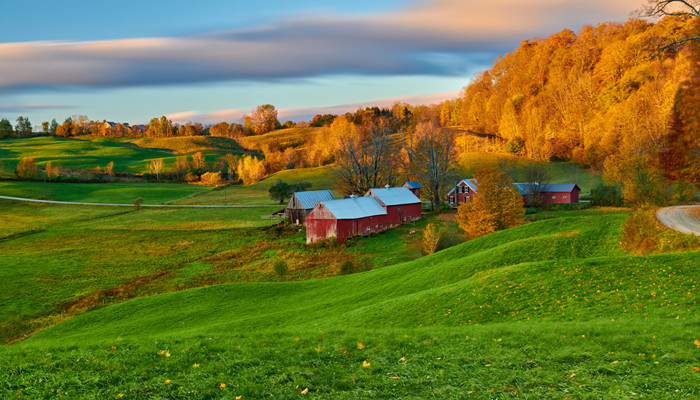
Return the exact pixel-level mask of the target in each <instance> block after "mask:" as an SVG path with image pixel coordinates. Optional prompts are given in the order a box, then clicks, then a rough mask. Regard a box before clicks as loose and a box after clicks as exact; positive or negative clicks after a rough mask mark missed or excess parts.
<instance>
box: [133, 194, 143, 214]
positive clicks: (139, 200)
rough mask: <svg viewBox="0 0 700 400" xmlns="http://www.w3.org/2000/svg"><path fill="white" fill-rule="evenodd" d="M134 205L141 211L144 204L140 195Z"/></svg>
mask: <svg viewBox="0 0 700 400" xmlns="http://www.w3.org/2000/svg"><path fill="white" fill-rule="evenodd" d="M133 203H134V207H136V211H139V210H140V209H141V205H142V204H143V198H141V197H139V198H137V199H136V200H134V202H133Z"/></svg>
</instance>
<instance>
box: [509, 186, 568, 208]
mask: <svg viewBox="0 0 700 400" xmlns="http://www.w3.org/2000/svg"><path fill="white" fill-rule="evenodd" d="M514 185H515V186H516V187H517V188H518V191H519V192H520V194H521V195H522V196H523V204H525V205H527V204H529V203H530V198H531V197H532V186H531V184H529V183H515V184H514ZM536 185H538V184H536ZM580 191H581V188H579V187H578V185H577V184H575V183H549V184H546V185H541V187H540V194H541V196H542V204H565V203H578V194H579V192H580Z"/></svg>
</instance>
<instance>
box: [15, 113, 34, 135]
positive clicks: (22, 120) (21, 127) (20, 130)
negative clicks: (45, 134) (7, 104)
mask: <svg viewBox="0 0 700 400" xmlns="http://www.w3.org/2000/svg"><path fill="white" fill-rule="evenodd" d="M15 131H16V132H17V137H19V138H22V137H29V135H31V133H32V123H31V122H29V118H27V117H23V116H19V117H17V125H15Z"/></svg>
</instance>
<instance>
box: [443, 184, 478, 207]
mask: <svg viewBox="0 0 700 400" xmlns="http://www.w3.org/2000/svg"><path fill="white" fill-rule="evenodd" d="M457 186H459V187H460V188H463V187H467V188H469V192H468V193H457V204H455V202H454V201H455V199H454V196H455V192H451V193H450V198H449V199H448V200H449V202H450V204H451V205H454V206H458V205H460V204H462V203H465V202H467V201H469V200H472V198H473V197H474V194H475V193H476V192H475V191H473V190H472V189H471V188H470V187H469V185H467V184H466V183H464V182H459V184H458V185H457Z"/></svg>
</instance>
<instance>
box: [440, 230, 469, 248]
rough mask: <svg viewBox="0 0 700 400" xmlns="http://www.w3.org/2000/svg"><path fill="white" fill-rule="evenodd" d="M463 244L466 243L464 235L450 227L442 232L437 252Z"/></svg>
mask: <svg viewBox="0 0 700 400" xmlns="http://www.w3.org/2000/svg"><path fill="white" fill-rule="evenodd" d="M461 243H464V235H463V234H462V233H461V232H460V231H458V230H457V229H454V228H449V227H448V228H445V229H443V230H441V231H440V239H439V240H438V243H437V250H436V251H440V250H445V249H448V248H450V247H452V246H456V245H458V244H461Z"/></svg>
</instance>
